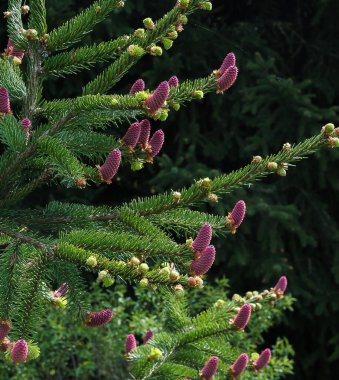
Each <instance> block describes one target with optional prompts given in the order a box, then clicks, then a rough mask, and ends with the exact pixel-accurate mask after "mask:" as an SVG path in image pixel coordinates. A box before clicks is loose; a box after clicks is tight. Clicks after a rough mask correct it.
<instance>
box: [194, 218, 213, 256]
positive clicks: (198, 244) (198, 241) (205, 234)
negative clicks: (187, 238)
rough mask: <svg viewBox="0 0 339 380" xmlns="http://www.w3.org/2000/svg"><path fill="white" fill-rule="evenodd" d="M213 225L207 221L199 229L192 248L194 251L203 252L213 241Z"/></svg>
mask: <svg viewBox="0 0 339 380" xmlns="http://www.w3.org/2000/svg"><path fill="white" fill-rule="evenodd" d="M211 240H212V226H211V225H210V224H209V223H205V224H204V225H203V226H202V227H201V228H200V230H199V232H198V234H197V236H196V238H195V239H194V240H193V243H192V248H193V249H194V251H196V252H199V253H202V252H203V251H204V250H205V249H206V248H207V247H208V246H209V245H210V243H211Z"/></svg>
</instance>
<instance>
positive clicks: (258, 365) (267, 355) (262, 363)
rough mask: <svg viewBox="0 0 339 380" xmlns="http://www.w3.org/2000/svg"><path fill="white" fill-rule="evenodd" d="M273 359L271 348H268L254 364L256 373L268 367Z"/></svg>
mask: <svg viewBox="0 0 339 380" xmlns="http://www.w3.org/2000/svg"><path fill="white" fill-rule="evenodd" d="M270 359H271V350H270V349H269V348H266V349H265V350H264V351H263V352H262V353H261V354H260V356H259V357H258V359H256V360H254V362H253V368H254V369H255V370H256V371H260V370H261V369H263V368H264V367H266V366H267V364H268V363H269V361H270Z"/></svg>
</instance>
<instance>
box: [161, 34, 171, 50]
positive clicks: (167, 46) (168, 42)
mask: <svg viewBox="0 0 339 380" xmlns="http://www.w3.org/2000/svg"><path fill="white" fill-rule="evenodd" d="M161 42H162V44H163V45H164V48H165V50H169V49H170V48H171V47H172V46H173V41H172V40H171V39H169V38H166V37H164V38H163V39H162V41H161Z"/></svg>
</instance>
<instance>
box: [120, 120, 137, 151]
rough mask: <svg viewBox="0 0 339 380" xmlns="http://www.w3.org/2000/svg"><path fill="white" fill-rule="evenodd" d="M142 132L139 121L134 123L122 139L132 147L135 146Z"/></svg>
mask: <svg viewBox="0 0 339 380" xmlns="http://www.w3.org/2000/svg"><path fill="white" fill-rule="evenodd" d="M140 132H141V126H140V123H139V122H135V123H133V124H132V125H131V126H130V127H129V128H128V129H127V132H126V133H125V136H124V137H123V138H122V139H121V141H122V142H123V143H124V144H125V145H127V146H128V147H130V148H135V146H136V145H137V142H138V141H139V137H140Z"/></svg>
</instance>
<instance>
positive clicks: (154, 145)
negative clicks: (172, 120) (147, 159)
mask: <svg viewBox="0 0 339 380" xmlns="http://www.w3.org/2000/svg"><path fill="white" fill-rule="evenodd" d="M164 141H165V134H164V132H163V130H162V129H158V130H157V131H156V132H154V134H153V136H152V138H151V139H150V141H149V145H150V147H151V149H152V153H151V155H152V157H155V156H157V155H158V154H159V152H160V151H161V148H162V146H163V145H164Z"/></svg>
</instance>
